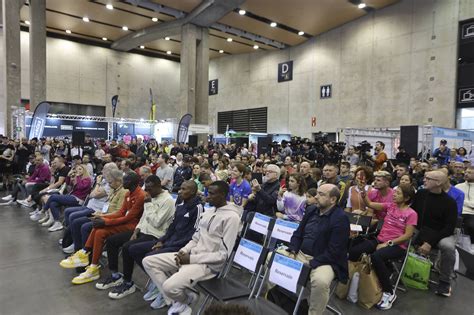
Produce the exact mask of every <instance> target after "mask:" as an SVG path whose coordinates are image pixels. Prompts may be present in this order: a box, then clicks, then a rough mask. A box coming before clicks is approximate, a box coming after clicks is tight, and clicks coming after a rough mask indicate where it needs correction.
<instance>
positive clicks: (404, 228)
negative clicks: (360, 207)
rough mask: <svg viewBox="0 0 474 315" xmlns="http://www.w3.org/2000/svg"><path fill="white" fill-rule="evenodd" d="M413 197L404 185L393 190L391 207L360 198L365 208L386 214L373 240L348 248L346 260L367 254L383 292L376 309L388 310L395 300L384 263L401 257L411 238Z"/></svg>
mask: <svg viewBox="0 0 474 315" xmlns="http://www.w3.org/2000/svg"><path fill="white" fill-rule="evenodd" d="M414 196H415V189H414V188H413V187H412V186H410V185H406V184H400V186H398V188H397V189H396V190H395V192H394V194H393V202H392V203H376V202H371V201H370V200H369V198H367V194H364V196H363V197H364V199H365V202H366V203H367V206H369V207H370V208H372V209H374V210H376V211H382V210H386V211H387V215H386V216H385V220H384V223H383V225H382V230H381V231H380V233H379V235H378V236H377V238H376V239H369V240H363V241H362V242H361V243H359V244H356V245H354V246H352V247H351V248H350V249H349V260H351V261H357V260H358V259H359V258H360V256H361V255H362V254H363V253H366V254H371V261H372V265H373V267H374V270H375V273H376V274H377V277H378V279H379V282H380V285H381V287H382V290H383V295H382V299H381V300H380V302H379V303H378V304H377V307H378V308H379V309H384V310H386V309H390V308H391V307H392V303H393V302H394V301H395V299H396V298H397V296H396V295H395V292H393V288H392V283H391V281H390V275H391V272H390V271H389V270H388V268H387V265H386V263H387V262H388V261H389V260H394V259H399V258H402V257H403V256H404V255H405V252H406V248H407V246H406V242H407V241H408V240H409V239H410V238H411V237H412V235H413V232H414V230H415V226H416V224H417V221H418V216H417V214H416V212H415V210H413V209H412V208H410V203H411V201H412V200H413V198H414Z"/></svg>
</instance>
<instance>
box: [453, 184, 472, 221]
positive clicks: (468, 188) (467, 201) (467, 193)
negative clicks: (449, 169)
mask: <svg viewBox="0 0 474 315" xmlns="http://www.w3.org/2000/svg"><path fill="white" fill-rule="evenodd" d="M456 188H457V189H460V190H461V191H462V192H463V193H464V204H463V207H462V214H471V215H474V183H468V182H464V183H461V184H457V185H456Z"/></svg>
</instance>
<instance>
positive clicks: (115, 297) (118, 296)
mask: <svg viewBox="0 0 474 315" xmlns="http://www.w3.org/2000/svg"><path fill="white" fill-rule="evenodd" d="M136 290H137V289H136V287H133V289H131V290H128V291H127V292H126V293H123V294H122V295H114V294H112V292H109V298H111V299H112V300H120V299H123V298H124V297H126V296H127V295H130V294H133V293H135V291H136Z"/></svg>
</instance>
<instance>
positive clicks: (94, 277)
mask: <svg viewBox="0 0 474 315" xmlns="http://www.w3.org/2000/svg"><path fill="white" fill-rule="evenodd" d="M99 278H100V275H97V276H93V277H91V278H87V279H78V280H75V281H74V279H72V281H71V282H72V284H84V283H89V282H92V281H95V280H99Z"/></svg>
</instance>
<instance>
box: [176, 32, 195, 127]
mask: <svg viewBox="0 0 474 315" xmlns="http://www.w3.org/2000/svg"><path fill="white" fill-rule="evenodd" d="M197 35H198V34H197V27H196V26H195V25H192V24H185V25H183V27H182V29H181V64H180V99H181V102H180V108H179V110H178V111H177V112H178V119H180V118H181V116H183V115H184V114H187V113H189V114H191V115H193V118H195V117H196V116H195V105H196V39H197Z"/></svg>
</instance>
